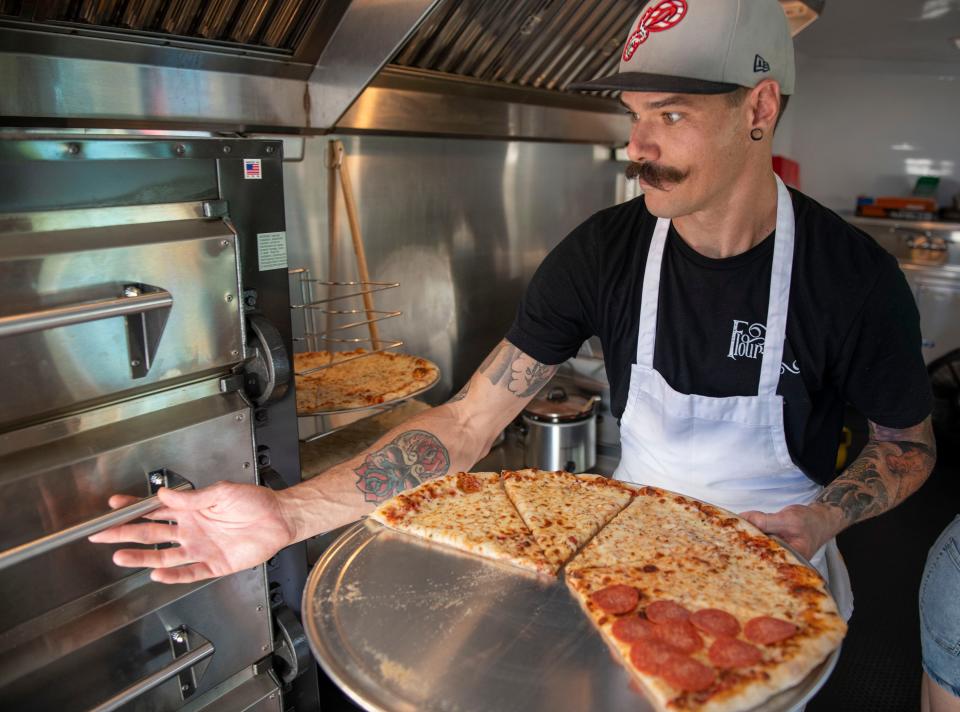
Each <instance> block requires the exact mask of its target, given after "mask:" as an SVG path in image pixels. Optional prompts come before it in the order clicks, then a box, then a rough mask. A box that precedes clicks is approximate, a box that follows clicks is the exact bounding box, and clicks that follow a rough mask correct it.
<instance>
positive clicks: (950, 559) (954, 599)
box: [920, 516, 960, 697]
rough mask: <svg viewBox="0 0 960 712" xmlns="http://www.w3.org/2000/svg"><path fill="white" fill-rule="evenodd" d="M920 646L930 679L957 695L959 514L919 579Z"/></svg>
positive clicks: (959, 668)
mask: <svg viewBox="0 0 960 712" xmlns="http://www.w3.org/2000/svg"><path fill="white" fill-rule="evenodd" d="M920 648H921V652H922V654H923V669H924V670H926V671H927V674H928V675H929V676H930V677H931V679H933V681H934V682H936V683H937V684H938V685H940V687H942V688H943V689H945V690H947V691H948V692H952V693H953V694H954V695H956V696H958V697H960V516H958V517H957V518H956V519H954V520H953V522H952V523H951V524H950V526H948V527H947V528H946V529H944V531H943V533H942V534H940V538H939V539H937V541H936V543H935V544H934V545H933V548H931V549H930V553H929V554H928V555H927V565H926V567H925V568H924V569H923V578H922V579H921V583H920Z"/></svg>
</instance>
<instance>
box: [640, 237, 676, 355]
mask: <svg viewBox="0 0 960 712" xmlns="http://www.w3.org/2000/svg"><path fill="white" fill-rule="evenodd" d="M669 232H670V221H669V220H667V219H666V218H660V219H659V220H657V227H656V229H654V231H653V239H652V240H651V241H650V251H649V252H647V267H646V269H645V270H644V273H643V292H642V294H641V297H640V299H641V301H640V332H639V334H638V336H637V365H638V366H645V367H646V368H649V369H652V368H653V349H654V347H655V346H656V343H657V307H658V306H659V303H660V267H661V265H662V264H663V247H664V245H666V244H667V234H668V233H669Z"/></svg>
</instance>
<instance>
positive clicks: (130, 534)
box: [88, 524, 177, 544]
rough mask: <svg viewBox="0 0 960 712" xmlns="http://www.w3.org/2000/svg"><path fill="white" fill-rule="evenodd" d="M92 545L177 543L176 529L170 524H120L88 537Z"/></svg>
mask: <svg viewBox="0 0 960 712" xmlns="http://www.w3.org/2000/svg"><path fill="white" fill-rule="evenodd" d="M88 538H89V540H90V541H92V542H93V543H94V544H118V543H120V542H124V543H130V544H165V543H167V542H171V541H177V527H175V526H172V525H170V524H121V525H120V526H117V527H111V528H110V529H105V530H103V531H102V532H97V533H96V534H94V535H92V536H90V537H88Z"/></svg>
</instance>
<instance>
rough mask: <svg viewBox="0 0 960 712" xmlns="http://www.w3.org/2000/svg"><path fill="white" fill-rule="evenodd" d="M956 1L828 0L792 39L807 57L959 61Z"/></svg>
mask: <svg viewBox="0 0 960 712" xmlns="http://www.w3.org/2000/svg"><path fill="white" fill-rule="evenodd" d="M955 37H960V0H827V3H826V7H825V8H824V11H823V15H822V16H821V17H820V19H818V20H817V21H816V22H814V23H813V24H812V25H811V26H810V27H808V28H807V29H806V30H804V31H803V32H801V33H800V34H799V35H798V36H797V38H796V47H797V51H798V52H800V53H801V54H804V55H806V56H809V57H818V58H827V57H844V58H856V59H874V60H894V61H925V62H951V63H957V64H960V49H958V48H957V46H956V44H954V42H953V38H955Z"/></svg>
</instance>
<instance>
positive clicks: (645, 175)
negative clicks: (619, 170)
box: [626, 161, 690, 190]
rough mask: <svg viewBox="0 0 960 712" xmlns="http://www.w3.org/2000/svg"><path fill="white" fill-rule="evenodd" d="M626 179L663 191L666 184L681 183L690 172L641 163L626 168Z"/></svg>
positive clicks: (646, 162)
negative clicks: (639, 181)
mask: <svg viewBox="0 0 960 712" xmlns="http://www.w3.org/2000/svg"><path fill="white" fill-rule="evenodd" d="M626 174H627V178H629V179H630V180H633V179H634V178H639V179H640V180H642V181H643V182H644V183H646V184H647V185H650V186H653V187H654V188H656V189H657V190H663V189H664V187H665V186H667V185H668V184H671V183H672V184H677V183H682V182H683V181H685V180H686V179H687V176H689V175H690V171H686V172H684V171H681V170H680V169H678V168H671V167H670V166H660V165H657V164H656V163H652V162H651V161H644V162H643V163H631V164H630V165H629V166H627V170H626Z"/></svg>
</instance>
